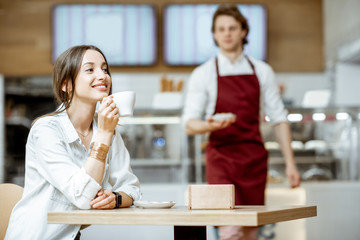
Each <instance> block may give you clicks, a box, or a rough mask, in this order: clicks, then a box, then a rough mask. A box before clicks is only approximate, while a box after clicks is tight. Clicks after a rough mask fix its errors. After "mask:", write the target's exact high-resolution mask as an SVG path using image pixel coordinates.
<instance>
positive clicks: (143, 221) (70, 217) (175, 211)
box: [48, 206, 317, 239]
mask: <svg viewBox="0 0 360 240" xmlns="http://www.w3.org/2000/svg"><path fill="white" fill-rule="evenodd" d="M316 215H317V209H316V206H236V207H235V209H232V210H189V209H188V208H187V206H174V207H172V208H166V209H141V208H135V207H131V208H120V209H112V210H95V209H92V210H75V211H68V212H49V213H48V223H50V224H82V225H90V224H109V225H116V224H119V225H173V226H174V238H175V239H206V226H207V225H212V226H226V225H239V226H253V227H255V226H262V225H265V224H270V223H276V222H283V221H289V220H295V219H301V218H308V217H314V216H316Z"/></svg>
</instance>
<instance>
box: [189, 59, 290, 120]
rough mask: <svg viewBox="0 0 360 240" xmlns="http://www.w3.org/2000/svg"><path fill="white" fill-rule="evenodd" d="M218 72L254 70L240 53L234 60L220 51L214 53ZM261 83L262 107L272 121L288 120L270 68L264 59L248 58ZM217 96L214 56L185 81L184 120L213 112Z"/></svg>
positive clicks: (231, 72) (206, 115)
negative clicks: (216, 54) (216, 53)
mask: <svg viewBox="0 0 360 240" xmlns="http://www.w3.org/2000/svg"><path fill="white" fill-rule="evenodd" d="M217 58H218V67H219V75H220V76H227V75H242V74H252V73H253V70H252V68H251V66H250V64H249V62H248V60H247V59H246V58H245V56H244V55H243V54H242V55H240V56H239V58H238V59H237V60H236V61H235V62H234V63H231V61H230V60H229V59H228V58H227V57H225V56H224V55H223V54H222V53H221V52H220V53H219V54H218V56H217ZM249 59H250V61H251V62H252V64H253V65H254V68H255V73H256V76H257V78H258V80H259V84H260V96H261V97H260V98H261V107H262V108H263V110H264V111H265V114H266V115H268V116H269V118H270V120H271V122H272V123H273V124H276V123H279V122H285V121H287V113H288V112H287V110H286V109H285V108H284V104H283V102H282V100H281V98H280V95H279V89H278V86H277V84H276V82H275V75H274V71H273V70H272V68H271V67H270V66H269V65H268V64H267V63H265V62H263V61H259V60H256V59H254V58H250V57H249ZM216 99H217V74H216V64H215V58H212V59H210V60H208V61H207V62H205V63H204V64H202V65H200V66H199V67H197V68H196V69H195V70H194V71H193V72H192V74H191V75H190V78H189V80H188V83H187V93H186V98H185V104H184V109H183V123H184V124H186V122H187V121H188V120H189V119H206V118H207V117H209V116H211V115H213V113H214V111H215V107H216V106H215V105H216Z"/></svg>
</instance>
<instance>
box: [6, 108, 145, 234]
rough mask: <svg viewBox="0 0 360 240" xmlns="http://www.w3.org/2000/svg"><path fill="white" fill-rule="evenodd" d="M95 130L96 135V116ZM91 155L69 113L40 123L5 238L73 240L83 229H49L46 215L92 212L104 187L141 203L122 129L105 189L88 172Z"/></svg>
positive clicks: (114, 141) (113, 149) (31, 137)
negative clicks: (79, 211) (86, 167)
mask: <svg viewBox="0 0 360 240" xmlns="http://www.w3.org/2000/svg"><path fill="white" fill-rule="evenodd" d="M93 130H94V133H95V132H96V131H97V117H96V116H95V117H94V121H93ZM94 135H95V134H93V136H94ZM88 156H89V151H87V150H86V148H85V146H84V145H83V144H82V143H81V141H80V138H79V136H78V134H77V132H76V130H75V128H74V126H73V125H72V123H71V121H70V119H69V117H68V115H67V113H66V112H62V113H60V114H58V115H55V116H47V117H43V118H41V119H39V120H38V121H37V122H36V123H35V124H34V125H33V127H32V128H31V130H30V133H29V136H28V140H27V144H26V164H25V167H26V171H25V188H24V193H23V196H22V199H21V200H20V201H19V202H18V204H17V205H16V206H15V207H14V209H13V212H12V214H11V218H10V222H9V227H8V230H7V235H6V237H5V239H14V240H15V239H16V240H18V239H22V240H23V239H31V240H35V239H74V238H75V236H76V234H77V232H78V231H79V229H80V225H66V224H47V213H48V212H50V211H67V210H74V209H89V208H91V207H90V205H89V203H90V201H91V200H92V199H94V197H95V196H96V194H97V192H98V191H99V190H100V189H101V188H103V189H110V190H111V191H117V192H119V191H121V192H124V193H126V194H128V195H129V196H131V197H132V198H133V199H134V200H139V199H140V197H141V194H140V187H139V181H138V178H137V177H136V176H135V175H134V174H133V173H132V170H131V167H130V157H129V153H128V151H127V149H126V147H125V145H124V142H123V140H122V138H121V135H120V130H119V129H118V127H117V128H116V129H115V134H114V136H113V139H112V144H111V146H110V149H109V152H108V155H107V158H106V166H105V172H104V177H103V180H102V185H101V186H100V185H99V184H98V183H97V182H96V181H95V180H94V179H93V178H91V177H90V176H89V175H88V174H87V173H86V171H85V169H84V168H83V165H84V163H85V161H86V159H87V158H88Z"/></svg>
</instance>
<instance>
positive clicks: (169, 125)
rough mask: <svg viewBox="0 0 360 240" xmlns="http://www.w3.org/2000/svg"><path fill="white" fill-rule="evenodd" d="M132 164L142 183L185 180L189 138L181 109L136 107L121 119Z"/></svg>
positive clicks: (181, 181)
mask: <svg viewBox="0 0 360 240" xmlns="http://www.w3.org/2000/svg"><path fill="white" fill-rule="evenodd" d="M120 124H121V129H122V133H121V135H122V137H123V139H124V142H125V145H126V147H127V149H128V150H129V153H130V157H131V167H132V169H133V171H134V173H135V174H136V175H137V176H138V178H139V180H140V182H141V183H174V182H177V183H187V182H188V178H189V176H188V169H189V164H190V163H189V158H188V154H187V149H188V141H187V137H186V134H185V131H184V129H183V127H182V124H181V111H180V110H150V109H144V110H139V109H138V110H137V109H135V112H134V116H133V117H130V118H122V119H120Z"/></svg>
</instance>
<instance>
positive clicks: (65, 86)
mask: <svg viewBox="0 0 360 240" xmlns="http://www.w3.org/2000/svg"><path fill="white" fill-rule="evenodd" d="M61 90H62V91H63V92H67V93H71V91H72V87H71V84H69V81H64V82H63V84H62V86H61Z"/></svg>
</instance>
